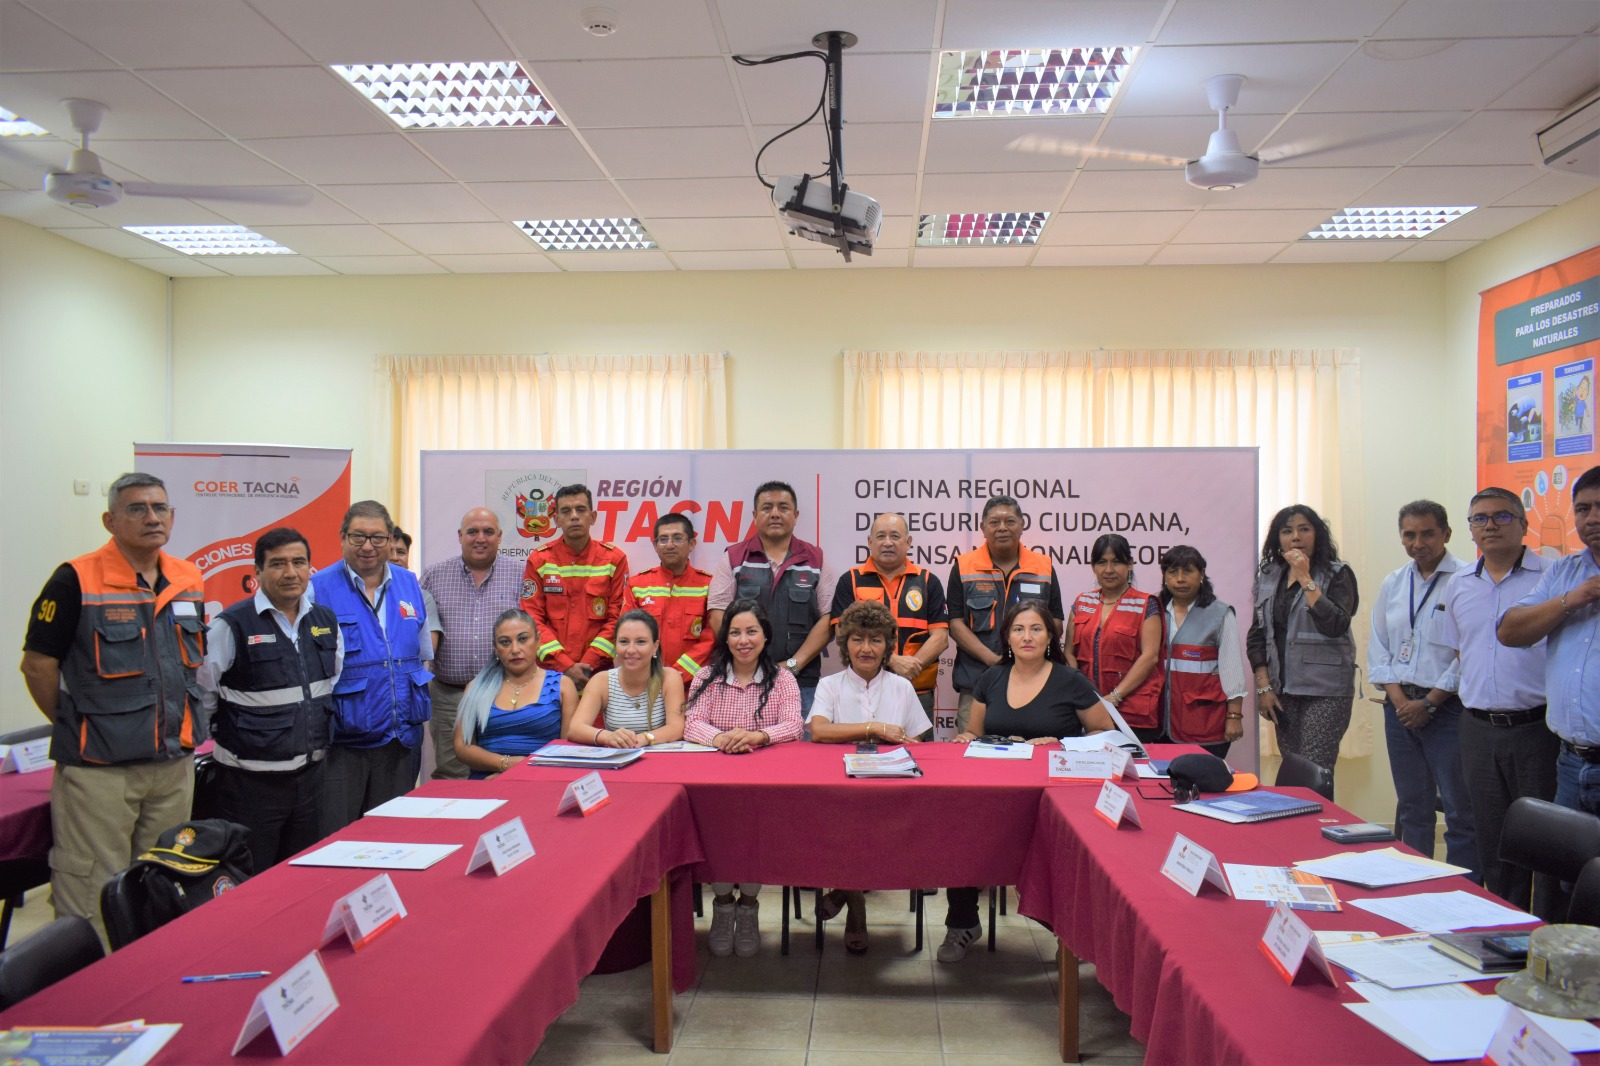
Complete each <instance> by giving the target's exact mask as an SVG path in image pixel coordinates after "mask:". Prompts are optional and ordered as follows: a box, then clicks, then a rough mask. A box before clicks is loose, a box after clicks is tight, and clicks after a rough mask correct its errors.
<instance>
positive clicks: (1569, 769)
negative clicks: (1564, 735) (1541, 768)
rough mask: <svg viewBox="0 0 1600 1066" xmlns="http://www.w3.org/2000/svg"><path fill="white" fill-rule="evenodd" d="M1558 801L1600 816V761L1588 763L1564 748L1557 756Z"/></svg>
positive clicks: (1562, 804) (1576, 809) (1563, 804)
mask: <svg viewBox="0 0 1600 1066" xmlns="http://www.w3.org/2000/svg"><path fill="white" fill-rule="evenodd" d="M1556 802H1557V803H1559V804H1561V806H1563V807H1570V808H1572V809H1573V810H1575V811H1588V812H1589V813H1590V814H1593V815H1597V816H1600V763H1588V762H1584V761H1583V760H1582V759H1580V758H1578V757H1577V756H1576V755H1574V754H1572V753H1571V752H1570V751H1567V750H1566V749H1565V748H1563V749H1562V751H1561V754H1560V755H1559V756H1557V757H1556Z"/></svg>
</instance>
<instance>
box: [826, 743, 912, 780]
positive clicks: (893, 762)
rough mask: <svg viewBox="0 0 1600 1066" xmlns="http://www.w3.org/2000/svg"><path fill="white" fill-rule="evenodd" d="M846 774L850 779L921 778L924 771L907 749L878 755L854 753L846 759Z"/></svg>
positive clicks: (846, 756) (847, 755)
mask: <svg viewBox="0 0 1600 1066" xmlns="http://www.w3.org/2000/svg"><path fill="white" fill-rule="evenodd" d="M844 772H845V774H846V775H847V776H849V777H921V776H922V769H921V767H919V766H918V765H917V760H915V759H913V758H912V757H911V752H909V751H907V750H906V749H905V748H895V749H894V750H892V751H880V752H878V753H877V754H876V755H862V754H857V753H854V752H851V753H848V754H846V755H845V757H844Z"/></svg>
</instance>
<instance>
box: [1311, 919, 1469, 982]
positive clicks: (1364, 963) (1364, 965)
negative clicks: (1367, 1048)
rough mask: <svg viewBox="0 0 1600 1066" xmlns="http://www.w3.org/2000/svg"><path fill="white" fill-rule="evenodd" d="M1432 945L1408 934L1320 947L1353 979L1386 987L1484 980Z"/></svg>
mask: <svg viewBox="0 0 1600 1066" xmlns="http://www.w3.org/2000/svg"><path fill="white" fill-rule="evenodd" d="M1432 945H1433V938H1432V937H1430V936H1427V935H1425V934H1421V933H1408V934H1405V935H1402V936H1387V937H1384V938H1383V939H1381V940H1352V941H1350V942H1348V943H1344V944H1323V945H1322V951H1323V954H1325V955H1327V956H1328V961H1329V962H1331V963H1333V964H1334V965H1335V966H1343V967H1344V968H1345V969H1346V970H1349V971H1350V972H1351V973H1353V974H1355V975H1356V976H1358V977H1364V978H1366V979H1367V980H1368V981H1374V982H1376V983H1377V984H1380V985H1382V986H1383V987H1385V988H1392V989H1401V988H1421V987H1423V986H1425V985H1449V984H1455V983H1457V982H1460V981H1481V980H1483V977H1484V975H1483V974H1481V973H1479V972H1478V971H1477V970H1474V969H1473V968H1472V967H1470V966H1467V965H1465V964H1463V963H1460V962H1457V961H1456V960H1455V959H1452V958H1450V956H1448V955H1443V954H1440V953H1439V952H1437V951H1434V950H1433V946H1432Z"/></svg>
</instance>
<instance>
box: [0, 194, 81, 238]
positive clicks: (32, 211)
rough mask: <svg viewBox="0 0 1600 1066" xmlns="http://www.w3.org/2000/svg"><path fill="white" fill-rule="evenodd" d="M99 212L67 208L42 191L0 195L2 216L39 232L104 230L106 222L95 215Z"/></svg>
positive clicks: (0, 213) (0, 212)
mask: <svg viewBox="0 0 1600 1066" xmlns="http://www.w3.org/2000/svg"><path fill="white" fill-rule="evenodd" d="M96 214H98V212H95V211H82V210H79V209H77V208H72V207H65V206H63V205H61V204H58V203H56V202H55V201H54V200H52V199H50V197H48V196H46V195H45V194H44V192H43V191H42V190H36V189H7V190H5V191H3V192H0V215H4V216H6V217H7V218H14V219H17V220H18V221H19V222H26V223H28V225H30V226H38V227H39V228H40V229H65V228H77V227H79V226H82V227H87V228H89V229H98V228H102V227H103V226H104V225H105V223H104V222H101V221H100V220H99V219H97V218H96V217H95V216H96Z"/></svg>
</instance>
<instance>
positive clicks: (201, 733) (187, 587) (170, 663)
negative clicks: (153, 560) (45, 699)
mask: <svg viewBox="0 0 1600 1066" xmlns="http://www.w3.org/2000/svg"><path fill="white" fill-rule="evenodd" d="M70 565H71V566H72V569H73V570H74V571H76V572H77V575H78V585H79V588H80V589H81V590H82V595H83V609H82V611H81V613H80V614H79V615H78V631H77V634H76V635H75V636H74V638H73V645H72V649H71V650H70V651H69V652H68V653H67V657H66V658H65V659H63V660H62V662H61V695H60V698H59V701H58V702H57V704H56V720H55V731H54V732H53V733H52V735H51V740H50V757H51V758H52V759H54V760H55V761H56V762H58V763H62V764H64V765H67V766H110V765H116V764H120V763H138V762H154V761H157V760H161V759H177V758H182V757H185V755H186V753H187V752H188V751H190V750H192V749H193V748H194V746H195V744H197V743H198V742H200V741H202V740H204V739H205V738H206V731H205V727H206V724H205V716H204V715H202V714H200V713H199V711H200V687H199V684H198V683H197V682H196V681H195V668H196V667H198V666H199V665H200V663H201V662H202V661H203V660H204V658H205V579H204V578H203V577H201V575H200V571H199V569H198V568H196V567H195V565H194V564H193V563H190V562H186V561H185V560H183V559H179V558H176V557H175V556H171V555H168V554H167V553H166V552H162V553H161V560H160V566H161V575H162V576H163V577H164V578H166V580H167V583H166V585H165V586H164V587H163V588H162V589H161V591H160V592H159V593H157V592H155V591H153V590H151V589H148V588H145V587H143V586H141V585H140V584H139V577H138V575H137V574H135V573H134V572H133V567H132V566H131V565H129V563H128V560H127V558H126V557H125V556H124V555H123V554H122V551H121V549H119V548H118V547H117V544H116V541H108V542H107V543H106V545H105V547H103V548H101V549H100V550H99V551H96V552H91V553H90V554H88V555H82V556H79V557H78V558H76V559H74V560H72V562H71V564H70Z"/></svg>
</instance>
